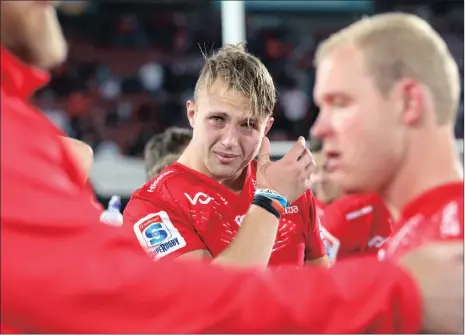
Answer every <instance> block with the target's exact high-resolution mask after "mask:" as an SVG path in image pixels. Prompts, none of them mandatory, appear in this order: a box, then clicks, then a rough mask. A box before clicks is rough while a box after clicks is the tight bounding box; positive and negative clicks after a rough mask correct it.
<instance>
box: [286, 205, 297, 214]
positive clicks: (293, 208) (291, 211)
mask: <svg viewBox="0 0 465 335" xmlns="http://www.w3.org/2000/svg"><path fill="white" fill-rule="evenodd" d="M296 213H299V207H298V206H289V207H286V209H285V210H284V214H296Z"/></svg>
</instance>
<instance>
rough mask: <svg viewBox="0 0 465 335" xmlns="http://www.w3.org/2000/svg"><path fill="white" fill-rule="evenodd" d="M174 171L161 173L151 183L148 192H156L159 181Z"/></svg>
mask: <svg viewBox="0 0 465 335" xmlns="http://www.w3.org/2000/svg"><path fill="white" fill-rule="evenodd" d="M172 172H173V171H166V172H163V173H162V174H161V175H159V176H158V177H157V178H156V179H155V180H154V181H153V183H151V184H150V186H149V188H148V189H147V192H150V193H153V192H155V189H156V188H157V185H158V183H159V182H160V180H162V179H163V178H164V177H165V176H167V175H169V174H170V173H172Z"/></svg>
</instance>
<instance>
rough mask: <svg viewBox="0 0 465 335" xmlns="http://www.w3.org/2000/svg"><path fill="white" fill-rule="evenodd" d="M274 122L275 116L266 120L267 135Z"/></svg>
mask: <svg viewBox="0 0 465 335" xmlns="http://www.w3.org/2000/svg"><path fill="white" fill-rule="evenodd" d="M273 123H274V118H272V117H270V118H269V119H268V121H266V125H265V136H266V135H267V134H268V132H269V131H270V129H271V126H272V125H273Z"/></svg>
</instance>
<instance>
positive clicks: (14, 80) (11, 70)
mask: <svg viewBox="0 0 465 335" xmlns="http://www.w3.org/2000/svg"><path fill="white" fill-rule="evenodd" d="M1 69H2V90H4V91H5V93H7V94H8V95H13V96H16V97H18V98H21V99H24V100H27V99H29V98H30V97H31V95H32V94H34V92H35V91H37V90H38V89H39V88H41V87H42V86H44V85H45V84H47V82H48V81H49V80H50V74H49V73H48V72H46V71H44V70H41V69H39V68H36V67H33V66H31V65H29V64H26V63H24V62H22V61H21V60H20V59H18V58H16V57H15V56H14V55H13V54H12V53H11V52H10V51H8V50H7V49H6V48H5V47H3V46H2V47H1Z"/></svg>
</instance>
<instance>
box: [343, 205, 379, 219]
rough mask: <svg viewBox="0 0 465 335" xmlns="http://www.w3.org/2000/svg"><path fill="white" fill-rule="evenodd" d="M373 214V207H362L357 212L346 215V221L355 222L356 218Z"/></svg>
mask: <svg viewBox="0 0 465 335" xmlns="http://www.w3.org/2000/svg"><path fill="white" fill-rule="evenodd" d="M371 212H373V206H365V207H362V208H360V209H358V210H356V211H352V212H350V213H347V214H346V219H347V220H349V221H350V220H354V219H356V218H359V217H361V216H363V215H367V214H369V213H371Z"/></svg>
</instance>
